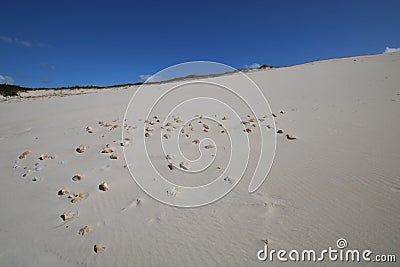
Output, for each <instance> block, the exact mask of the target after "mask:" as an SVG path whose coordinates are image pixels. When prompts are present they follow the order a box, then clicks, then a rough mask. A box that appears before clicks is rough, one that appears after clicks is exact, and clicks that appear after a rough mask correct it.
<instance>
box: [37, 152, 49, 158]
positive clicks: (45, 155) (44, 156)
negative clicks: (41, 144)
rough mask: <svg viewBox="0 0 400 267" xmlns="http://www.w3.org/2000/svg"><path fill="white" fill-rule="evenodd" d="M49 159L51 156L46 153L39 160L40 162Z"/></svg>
mask: <svg viewBox="0 0 400 267" xmlns="http://www.w3.org/2000/svg"><path fill="white" fill-rule="evenodd" d="M48 157H49V155H48V154H47V153H44V154H42V155H41V156H40V157H39V159H40V160H45V159H47V158H48Z"/></svg>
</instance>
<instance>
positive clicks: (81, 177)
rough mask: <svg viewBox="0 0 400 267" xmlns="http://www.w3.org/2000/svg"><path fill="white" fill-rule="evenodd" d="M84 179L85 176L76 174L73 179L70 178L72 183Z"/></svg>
mask: <svg viewBox="0 0 400 267" xmlns="http://www.w3.org/2000/svg"><path fill="white" fill-rule="evenodd" d="M84 178H85V175H82V174H76V175H74V177H72V181H75V182H78V181H80V180H83V179H84Z"/></svg>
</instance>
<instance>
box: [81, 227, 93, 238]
mask: <svg viewBox="0 0 400 267" xmlns="http://www.w3.org/2000/svg"><path fill="white" fill-rule="evenodd" d="M92 231H93V228H92V227H90V226H87V225H86V226H85V227H82V228H81V229H79V232H78V235H81V236H84V235H86V234H88V233H90V232H92Z"/></svg>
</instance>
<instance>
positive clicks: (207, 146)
mask: <svg viewBox="0 0 400 267" xmlns="http://www.w3.org/2000/svg"><path fill="white" fill-rule="evenodd" d="M214 147H215V146H214V145H206V146H204V148H205V149H211V148H214Z"/></svg>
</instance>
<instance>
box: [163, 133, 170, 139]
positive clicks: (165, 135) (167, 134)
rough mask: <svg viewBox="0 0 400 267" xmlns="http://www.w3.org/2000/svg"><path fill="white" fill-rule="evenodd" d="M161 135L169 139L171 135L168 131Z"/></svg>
mask: <svg viewBox="0 0 400 267" xmlns="http://www.w3.org/2000/svg"><path fill="white" fill-rule="evenodd" d="M163 137H164V138H165V139H170V138H171V135H170V134H169V133H166V134H164V135H163Z"/></svg>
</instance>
